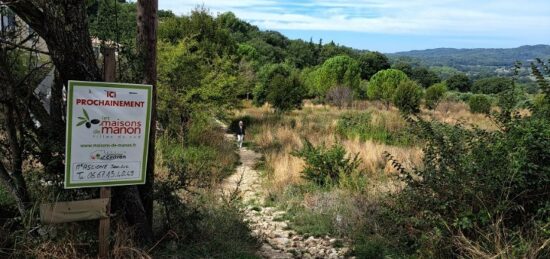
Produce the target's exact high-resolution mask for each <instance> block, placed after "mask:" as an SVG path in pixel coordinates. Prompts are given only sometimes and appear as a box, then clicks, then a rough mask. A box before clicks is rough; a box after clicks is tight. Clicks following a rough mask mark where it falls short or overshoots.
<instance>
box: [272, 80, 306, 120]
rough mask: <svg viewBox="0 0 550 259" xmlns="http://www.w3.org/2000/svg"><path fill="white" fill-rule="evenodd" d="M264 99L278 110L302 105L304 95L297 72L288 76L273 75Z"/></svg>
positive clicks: (286, 109) (283, 110)
mask: <svg viewBox="0 0 550 259" xmlns="http://www.w3.org/2000/svg"><path fill="white" fill-rule="evenodd" d="M267 92H268V93H267V97H266V100H267V101H268V102H269V103H270V104H271V105H273V107H274V108H275V109H276V110H277V111H279V112H286V111H290V110H292V109H295V108H300V107H302V99H303V98H304V95H305V89H304V87H303V84H302V82H301V81H300V78H299V77H298V75H297V72H293V73H291V75H290V77H284V76H283V75H275V77H273V78H272V79H271V81H270V82H269V84H268V89H267Z"/></svg>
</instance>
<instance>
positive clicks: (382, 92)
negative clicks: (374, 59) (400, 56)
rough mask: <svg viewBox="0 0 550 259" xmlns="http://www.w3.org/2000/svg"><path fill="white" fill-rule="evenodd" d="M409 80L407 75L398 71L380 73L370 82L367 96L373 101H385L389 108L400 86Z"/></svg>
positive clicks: (387, 70) (388, 70)
mask: <svg viewBox="0 0 550 259" xmlns="http://www.w3.org/2000/svg"><path fill="white" fill-rule="evenodd" d="M408 80H409V78H408V77H407V75H405V73H403V72H401V71H400V70H397V69H386V70H382V71H379V72H378V73H376V74H374V76H372V78H371V80H370V81H369V84H368V88H367V96H368V97H369V98H370V99H371V100H381V101H383V102H384V103H385V104H386V107H387V106H388V105H389V103H390V102H391V101H392V100H393V95H394V93H395V90H396V89H397V87H398V86H399V84H400V83H401V82H404V81H408Z"/></svg>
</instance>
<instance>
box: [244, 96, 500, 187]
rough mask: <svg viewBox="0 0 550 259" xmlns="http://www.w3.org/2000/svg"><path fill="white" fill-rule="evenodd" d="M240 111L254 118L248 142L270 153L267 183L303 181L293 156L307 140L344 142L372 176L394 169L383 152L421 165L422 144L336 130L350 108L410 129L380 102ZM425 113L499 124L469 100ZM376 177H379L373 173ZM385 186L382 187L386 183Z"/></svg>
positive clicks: (381, 122)
mask: <svg viewBox="0 0 550 259" xmlns="http://www.w3.org/2000/svg"><path fill="white" fill-rule="evenodd" d="M245 107H246V108H244V109H242V110H240V111H236V112H235V115H236V116H238V117H239V116H250V117H252V118H253V119H254V123H253V125H250V128H249V131H248V132H249V136H247V137H248V140H249V141H251V142H253V143H254V144H255V145H256V146H257V147H258V148H259V149H260V150H261V151H262V152H263V153H264V155H265V162H266V168H267V169H268V172H269V174H268V175H269V177H268V183H267V187H268V188H269V189H271V190H282V189H283V188H284V187H285V186H287V185H289V184H295V183H300V182H301V181H302V179H301V178H300V175H299V173H300V171H301V170H302V169H303V166H304V164H303V162H302V161H301V159H299V158H296V157H294V156H292V155H291V152H292V151H293V150H295V149H299V148H301V147H302V140H303V139H304V138H307V139H308V140H309V141H310V142H311V143H312V144H314V145H318V144H321V143H324V144H325V145H328V146H330V145H332V144H334V143H341V144H342V145H343V146H344V148H345V149H346V150H347V151H348V153H350V154H355V153H359V157H360V158H361V160H362V165H361V169H364V170H365V172H367V173H368V174H370V175H371V176H380V175H381V174H382V175H391V174H393V173H395V170H394V169H393V168H392V167H391V165H390V164H388V163H387V161H386V159H385V157H384V156H383V155H382V154H383V152H384V151H387V152H389V153H391V154H392V155H393V156H394V157H396V158H398V159H399V161H400V162H401V163H403V165H404V166H405V167H406V168H409V169H411V168H413V167H415V166H420V162H421V159H422V151H421V148H420V147H398V146H391V145H387V144H383V143H379V142H376V141H372V140H367V141H361V140H359V139H344V138H342V137H341V136H340V135H339V134H337V133H336V125H337V122H338V119H339V118H340V117H341V116H342V115H343V114H345V113H349V112H369V113H370V114H371V116H372V122H373V124H375V125H380V126H382V127H383V128H385V129H386V130H388V131H389V132H396V131H399V130H403V129H405V127H407V123H406V122H405V120H404V119H403V118H402V116H401V115H400V114H399V111H398V110H397V109H395V108H390V109H386V108H385V106H384V105H382V104H381V103H379V102H368V101H358V102H355V103H354V104H353V106H352V108H350V109H338V108H336V107H331V106H327V105H321V104H313V103H311V102H306V103H305V104H304V107H303V108H302V109H301V110H297V111H293V112H290V113H288V114H286V115H284V116H282V117H277V116H276V115H275V114H274V113H273V110H272V109H270V108H269V107H268V106H263V107H252V106H251V105H249V104H248V105H245ZM421 115H422V116H423V117H425V118H427V119H434V120H438V121H441V122H444V123H451V124H453V123H458V122H461V123H465V124H472V125H476V126H478V127H480V128H485V129H494V128H495V125H494V124H493V123H492V122H491V121H490V120H489V119H488V118H487V117H486V116H484V115H479V114H472V113H470V112H469V109H468V107H467V105H466V104H464V103H457V102H444V103H441V104H440V105H439V106H438V108H437V109H436V110H434V111H428V110H423V111H422V114H421ZM374 178H376V177H374ZM381 188H382V187H381Z"/></svg>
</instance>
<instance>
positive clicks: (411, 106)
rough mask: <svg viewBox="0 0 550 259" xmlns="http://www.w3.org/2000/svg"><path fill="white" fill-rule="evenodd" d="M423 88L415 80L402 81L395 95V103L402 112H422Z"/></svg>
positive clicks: (393, 99)
mask: <svg viewBox="0 0 550 259" xmlns="http://www.w3.org/2000/svg"><path fill="white" fill-rule="evenodd" d="M421 100H422V88H420V86H419V85H418V84H417V83H415V82H413V81H402V82H400V83H399V85H398V86H397V89H396V90H395V93H394V95H393V98H392V101H393V105H395V107H397V108H398V109H399V110H400V111H401V112H402V113H405V114H411V113H413V114H414V113H418V112H420V101H421Z"/></svg>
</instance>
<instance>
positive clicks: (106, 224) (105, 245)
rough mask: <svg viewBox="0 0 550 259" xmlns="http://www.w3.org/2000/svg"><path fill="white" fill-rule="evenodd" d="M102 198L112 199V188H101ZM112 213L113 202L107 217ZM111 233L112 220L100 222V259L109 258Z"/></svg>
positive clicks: (108, 206)
mask: <svg viewBox="0 0 550 259" xmlns="http://www.w3.org/2000/svg"><path fill="white" fill-rule="evenodd" d="M99 197H100V198H108V199H111V187H101V189H100V190H99ZM110 213H111V201H110V200H109V202H108V203H107V215H109V214H110ZM109 232H111V218H110V215H109V217H107V218H104V219H100V220H99V258H109Z"/></svg>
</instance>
